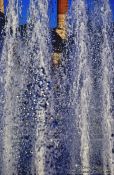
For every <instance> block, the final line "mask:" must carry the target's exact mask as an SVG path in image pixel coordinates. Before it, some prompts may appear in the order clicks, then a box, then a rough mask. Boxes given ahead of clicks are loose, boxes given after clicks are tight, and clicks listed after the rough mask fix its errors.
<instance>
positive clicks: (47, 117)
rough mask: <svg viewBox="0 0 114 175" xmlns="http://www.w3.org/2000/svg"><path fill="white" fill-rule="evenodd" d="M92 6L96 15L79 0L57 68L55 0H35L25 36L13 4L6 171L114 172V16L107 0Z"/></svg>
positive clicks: (1, 154)
mask: <svg viewBox="0 0 114 175" xmlns="http://www.w3.org/2000/svg"><path fill="white" fill-rule="evenodd" d="M93 2H94V10H93V12H92V14H94V15H92V14H88V13H87V9H86V3H85V1H84V0H74V1H73V3H72V10H71V16H70V17H69V18H70V20H68V23H69V24H68V39H67V42H68V41H69V43H68V44H66V46H65V47H64V52H63V56H62V64H61V65H60V66H59V67H58V68H55V67H53V66H52V65H51V48H52V46H51V40H50V31H49V26H48V20H49V19H48V6H49V2H48V0H31V1H30V7H29V17H28V21H27V29H26V34H25V36H24V37H23V38H22V36H21V35H20V32H19V30H18V28H19V23H18V21H19V13H20V12H19V11H18V9H19V3H18V1H14V0H11V1H10V2H9V4H8V9H7V21H6V25H5V33H6V35H5V37H4V43H3V49H2V55H1V60H0V63H1V68H0V74H1V75H0V81H1V91H0V97H1V98H2V100H3V102H2V103H1V102H0V115H1V121H0V124H1V126H0V127H1V129H2V131H1V133H0V134H1V135H2V137H1V140H0V142H1V143H0V163H1V170H0V173H1V174H3V175H13V174H16V175H18V174H28V175H29V174H32V175H45V174H46V175H48V174H49V175H51V174H52V175H53V174H55V175H56V174H60V175H63V174H65V175H66V174H67V173H68V174H70V175H71V174H72V175H76V174H77V175H79V174H83V175H85V174H87V175H90V174H94V173H97V174H98V173H99V174H100V173H101V174H102V175H103V174H104V175H108V174H110V175H113V173H114V168H113V161H114V160H113V156H112V149H113V140H111V135H112V133H113V130H114V128H113V116H112V115H113V109H112V108H113V106H112V101H113V97H112V96H113V94H112V93H113V92H112V90H113V88H112V86H113V82H112V81H113V51H112V48H111V44H112V43H111V42H112V41H110V40H109V38H110V36H109V35H110V33H109V32H110V26H111V15H110V14H111V12H110V7H109V2H108V0H105V1H103V0H100V1H97V0H94V1H93ZM99 2H100V3H99ZM89 15H91V17H90V16H89ZM93 16H94V17H93ZM71 18H72V20H71ZM92 18H93V19H92ZM89 20H90V21H89ZM67 46H68V48H67ZM67 51H68V52H67ZM97 161H98V162H99V163H98V162H97ZM97 166H98V167H97ZM99 167H100V168H99Z"/></svg>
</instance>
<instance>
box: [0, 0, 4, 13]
mask: <svg viewBox="0 0 114 175" xmlns="http://www.w3.org/2000/svg"><path fill="white" fill-rule="evenodd" d="M0 12H2V13H4V1H3V0H0Z"/></svg>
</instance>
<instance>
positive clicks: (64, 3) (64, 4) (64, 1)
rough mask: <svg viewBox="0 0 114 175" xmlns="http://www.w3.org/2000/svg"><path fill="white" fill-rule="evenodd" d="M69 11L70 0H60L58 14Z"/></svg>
mask: <svg viewBox="0 0 114 175" xmlns="http://www.w3.org/2000/svg"><path fill="white" fill-rule="evenodd" d="M67 11H68V0H58V14H65V13H67Z"/></svg>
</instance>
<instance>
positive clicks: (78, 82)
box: [72, 0, 91, 174]
mask: <svg viewBox="0 0 114 175" xmlns="http://www.w3.org/2000/svg"><path fill="white" fill-rule="evenodd" d="M73 7H74V8H73V16H74V19H73V22H75V23H74V26H73V28H74V30H73V32H72V33H73V36H74V37H75V41H74V42H75V44H74V48H73V49H75V53H74V54H75V59H74V60H73V61H74V65H75V70H74V72H73V74H74V82H73V89H72V93H73V107H74V109H75V123H76V126H75V127H78V128H79V129H78V130H79V131H78V132H79V134H80V135H79V137H80V138H79V139H80V159H81V166H80V165H78V166H80V167H81V171H82V173H83V174H84V172H83V171H85V170H87V171H88V170H89V169H90V165H89V105H90V96H91V75H90V70H89V59H88V58H89V53H88V48H87V42H88V34H87V15H86V8H85V3H84V1H81V0H80V1H74V4H73ZM76 139H77V138H75V141H76ZM78 146H79V145H78ZM77 173H79V172H77Z"/></svg>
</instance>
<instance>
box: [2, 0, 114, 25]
mask: <svg viewBox="0 0 114 175" xmlns="http://www.w3.org/2000/svg"><path fill="white" fill-rule="evenodd" d="M19 1H20V2H21V0H19ZM29 1H30V0H22V5H23V7H22V16H21V17H20V24H25V23H26V20H27V14H28V13H27V11H28V8H29ZM68 1H69V7H70V5H71V1H72V0H68ZM92 1H93V0H87V3H88V5H89V7H90V8H91V7H92ZM4 2H5V11H6V6H7V4H8V0H4ZM110 4H111V8H112V11H113V20H114V0H110ZM49 9H50V10H49V17H50V18H49V19H50V27H51V28H55V27H56V25H57V0H51V1H50V4H49Z"/></svg>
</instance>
